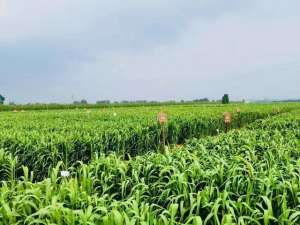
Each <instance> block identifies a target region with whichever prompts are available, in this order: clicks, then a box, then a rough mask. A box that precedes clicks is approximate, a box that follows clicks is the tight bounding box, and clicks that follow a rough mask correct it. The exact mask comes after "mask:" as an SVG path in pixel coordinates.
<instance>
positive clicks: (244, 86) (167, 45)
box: [0, 0, 300, 103]
mask: <svg viewBox="0 0 300 225" xmlns="http://www.w3.org/2000/svg"><path fill="white" fill-rule="evenodd" d="M299 10H300V1H299V0H251V1H250V0H249V1H242V0H51V1H50V0H38V1H37V0H26V1H24V0H22V1H20V0H0V93H2V94H3V95H5V96H6V97H7V98H8V99H9V100H11V101H15V102H18V103H25V102H71V101H72V96H73V98H74V99H83V98H85V99H87V100H88V101H90V102H93V101H96V100H102V99H110V100H125V99H127V100H135V99H146V100H168V99H176V100H180V99H194V98H201V97H208V98H211V99H218V98H220V97H221V96H222V94H224V93H229V94H230V95H231V96H232V98H234V99H263V98H276V99H278V98H300V88H299V84H300V13H299Z"/></svg>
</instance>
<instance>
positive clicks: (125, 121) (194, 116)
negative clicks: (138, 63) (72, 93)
mask: <svg viewBox="0 0 300 225" xmlns="http://www.w3.org/2000/svg"><path fill="white" fill-rule="evenodd" d="M239 107H240V108H241V121H242V124H243V125H246V124H248V123H251V122H253V121H255V120H257V119H260V118H266V117H268V116H272V115H276V114H278V113H282V112H287V111H290V110H293V109H295V108H298V107H299V105H297V104H288V105H242V106H239ZM236 108H237V106H234V105H230V106H221V105H211V106H202V105H198V106H196V105H191V106H167V107H164V108H161V107H136V108H116V109H101V110H73V111H72V110H71V111H41V112H24V113H21V112H18V113H12V112H9V113H1V114H0V127H1V130H0V149H3V150H4V151H5V152H8V153H11V154H12V155H13V156H16V157H18V160H17V163H18V166H17V168H18V169H17V171H16V173H17V176H18V175H19V174H20V173H22V171H20V168H21V166H22V165H25V166H28V167H29V169H30V170H31V171H34V172H35V175H36V178H37V179H39V180H41V179H42V178H43V177H46V176H47V174H48V170H49V169H51V168H52V167H53V166H55V165H56V164H57V163H58V162H59V161H63V163H64V165H65V166H66V167H69V166H71V165H73V164H74V163H76V162H77V161H81V162H84V163H88V162H89V161H90V160H91V159H92V158H93V155H94V154H95V153H98V154H101V153H103V154H106V155H107V154H109V153H111V152H115V153H117V154H118V155H122V156H124V155H130V156H131V157H132V156H136V155H143V154H145V153H147V152H149V151H157V150H158V149H159V146H160V143H161V141H160V140H161V128H160V126H159V125H158V123H157V118H156V117H157V113H158V112H159V111H161V110H163V111H164V112H166V113H167V115H168V116H169V118H168V120H169V122H168V124H167V128H166V130H167V131H166V133H167V134H166V142H167V144H183V143H184V141H185V140H186V139H190V138H193V137H196V138H199V137H203V136H209V135H215V134H218V131H220V132H222V131H223V130H224V123H223V113H224V112H226V111H229V112H231V113H232V115H233V123H232V128H236V127H237V121H238V120H237V114H236V112H235V110H236Z"/></svg>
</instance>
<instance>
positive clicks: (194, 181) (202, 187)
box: [0, 103, 300, 225]
mask: <svg viewBox="0 0 300 225" xmlns="http://www.w3.org/2000/svg"><path fill="white" fill-rule="evenodd" d="M159 112H164V114H165V115H166V116H167V121H166V122H165V123H164V124H163V125H160V124H159V123H158V121H157V120H158V118H157V115H158V113H159ZM225 112H228V113H229V114H230V115H231V117H232V118H230V119H231V121H230V127H228V130H227V132H225V130H226V127H225V126H226V124H225V123H224V113H225ZM0 127H1V131H0V179H1V185H0V224H4V225H11V224H61V225H62V224H104V225H106V224H115V225H121V224H128V225H129V224H130V225H131V224H153V225H154V224H161V225H163V224H164V225H166V224H193V225H194V224H197V225H198V224H224V225H225V224H226V225H229V224H241V225H242V224H264V225H267V224H299V223H300V213H299V210H300V199H299V194H300V180H299V171H300V161H299V156H300V133H299V132H300V129H299V128H300V105H299V104H298V103H292V104H291V103H289V104H288V103H287V104H282V103H276V104H275V103H274V104H240V105H234V104H230V105H221V104H205V105H201V104H200V105H197V104H194V105H174V106H172V105H168V106H139V107H138V106H137V107H117V108H114V107H111V108H104V107H102V108H94V109H70V110H67V109H62V110H23V111H22V110H16V111H3V112H0ZM162 132H164V134H165V137H164V138H163V139H162ZM162 140H163V141H162ZM162 142H163V143H162Z"/></svg>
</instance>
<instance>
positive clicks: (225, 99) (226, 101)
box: [222, 94, 229, 104]
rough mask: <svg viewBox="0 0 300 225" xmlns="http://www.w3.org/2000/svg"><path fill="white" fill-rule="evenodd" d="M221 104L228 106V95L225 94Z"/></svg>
mask: <svg viewBox="0 0 300 225" xmlns="http://www.w3.org/2000/svg"><path fill="white" fill-rule="evenodd" d="M222 104H229V95H228V94H225V95H224V96H223V97H222Z"/></svg>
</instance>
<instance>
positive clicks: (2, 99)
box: [0, 94, 5, 104]
mask: <svg viewBox="0 0 300 225" xmlns="http://www.w3.org/2000/svg"><path fill="white" fill-rule="evenodd" d="M4 101H5V97H4V96H3V95H1V94H0V104H3V103H4Z"/></svg>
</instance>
